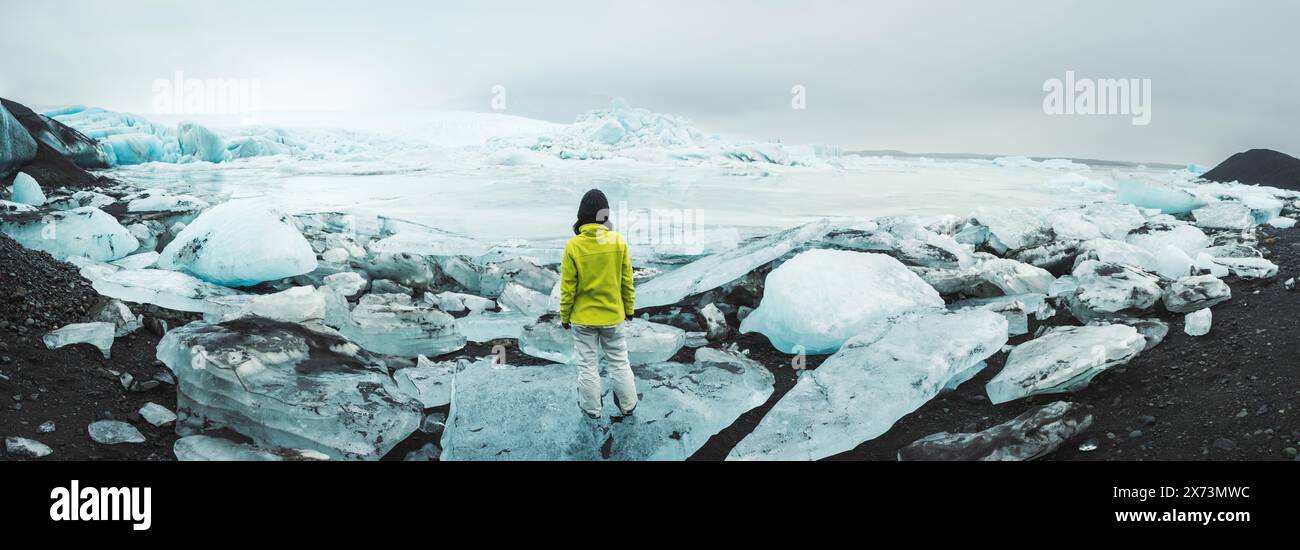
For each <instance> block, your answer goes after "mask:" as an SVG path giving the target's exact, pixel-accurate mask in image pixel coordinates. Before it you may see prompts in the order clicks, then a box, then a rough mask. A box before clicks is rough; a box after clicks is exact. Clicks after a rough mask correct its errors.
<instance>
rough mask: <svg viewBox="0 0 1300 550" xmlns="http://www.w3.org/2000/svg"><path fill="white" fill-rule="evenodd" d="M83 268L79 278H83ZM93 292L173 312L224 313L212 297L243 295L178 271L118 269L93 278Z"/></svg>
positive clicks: (226, 308)
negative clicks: (172, 310) (81, 276)
mask: <svg viewBox="0 0 1300 550" xmlns="http://www.w3.org/2000/svg"><path fill="white" fill-rule="evenodd" d="M86 274H87V270H86V268H82V275H83V276H84V275H86ZM91 286H92V287H94V289H95V291H96V292H98V293H100V294H102V295H104V296H108V297H110V298H117V299H119V300H125V301H127V302H135V303H139V304H153V305H156V306H158V307H161V308H165V309H174V310H176V311H192V312H196V313H211V314H217V315H219V314H223V313H225V312H226V311H228V307H226V306H224V305H222V304H220V303H219V302H213V301H212V300H211V299H212V298H219V297H224V296H234V295H238V294H242V293H241V292H239V291H238V290H234V289H231V288H226V287H224V286H217V285H214V284H212V283H208V282H204V281H201V280H199V279H196V278H194V277H191V276H189V275H186V274H184V273H180V272H177V271H165V270H161V269H121V270H117V271H108V272H104V273H102V274H100V275H98V276H95V277H93V279H92V281H91Z"/></svg>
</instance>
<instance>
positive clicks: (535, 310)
mask: <svg viewBox="0 0 1300 550" xmlns="http://www.w3.org/2000/svg"><path fill="white" fill-rule="evenodd" d="M550 302H551V298H550V296H549V295H546V294H542V293H541V292H537V291H536V290H532V289H529V288H525V287H524V286H523V285H519V284H515V283H507V284H506V288H505V290H504V291H502V292H501V294H500V296H499V297H497V304H499V305H501V307H502V309H505V310H509V311H518V312H520V313H523V314H524V315H527V316H529V317H539V316H541V315H542V314H544V313H546V312H547V311H549V310H550Z"/></svg>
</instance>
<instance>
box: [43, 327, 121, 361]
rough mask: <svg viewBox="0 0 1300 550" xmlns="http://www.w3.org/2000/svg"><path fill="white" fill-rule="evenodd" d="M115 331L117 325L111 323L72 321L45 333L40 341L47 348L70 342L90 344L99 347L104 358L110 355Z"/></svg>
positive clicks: (54, 347)
mask: <svg viewBox="0 0 1300 550" xmlns="http://www.w3.org/2000/svg"><path fill="white" fill-rule="evenodd" d="M116 333H117V327H116V326H114V325H113V323H99V322H95V323H73V324H70V325H66V326H63V327H61V328H58V329H55V330H52V331H50V332H48V333H46V334H45V336H44V337H43V338H42V341H44V342H45V347H47V348H49V349H56V348H61V347H63V346H67V345H71V344H90V345H92V346H95V347H96V348H99V352H100V353H102V354H104V359H108V358H110V357H111V356H112V353H111V352H112V348H113V337H114V335H115V334H116Z"/></svg>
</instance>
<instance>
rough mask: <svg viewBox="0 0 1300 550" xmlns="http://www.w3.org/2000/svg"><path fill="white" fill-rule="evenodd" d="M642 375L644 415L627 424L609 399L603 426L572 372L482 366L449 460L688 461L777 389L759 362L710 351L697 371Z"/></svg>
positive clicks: (459, 404)
mask: <svg viewBox="0 0 1300 550" xmlns="http://www.w3.org/2000/svg"><path fill="white" fill-rule="evenodd" d="M633 374H634V376H635V377H636V382H637V389H638V392H639V393H640V394H641V396H642V398H641V402H640V405H638V406H637V410H636V414H635V415H632V416H627V417H622V416H621V415H620V413H619V412H618V410H617V408H616V407H615V405H614V400H613V398H612V397H610V396H608V395H607V396H606V398H605V399H604V403H605V414H604V416H602V418H601V419H600V420H591V419H588V418H587V417H586V415H584V414H583V413H582V411H580V410H579V409H578V407H577V406H576V405H575V404H574V401H575V399H576V394H575V393H574V392H575V389H574V382H573V381H574V379H576V377H577V368H576V367H574V366H572V365H544V366H531V367H522V366H511V365H495V364H493V360H492V359H490V358H488V359H482V360H479V361H477V362H474V363H473V364H471V365H469V366H467V367H466V368H465V369H464V370H462V371H460V372H458V373H456V377H455V379H454V381H453V383H454V388H453V390H452V402H451V413H450V415H449V416H448V419H447V426H446V429H445V432H444V433H443V436H442V444H443V453H442V460H684V459H686V458H688V457H690V456H691V455H693V454H694V453H695V452H696V451H698V450H699V448H700V447H702V446H703V445H704V443H705V442H707V441H708V439H709V438H710V437H712V436H713V435H714V434H716V433H718V432H720V431H722V429H723V428H726V427H727V426H729V425H731V424H732V423H734V422H735V421H736V419H737V418H739V417H740V415H741V414H743V413H745V412H746V411H748V410H750V409H753V408H754V407H757V406H759V405H761V404H763V403H764V402H766V401H767V399H768V397H770V396H771V395H772V388H773V385H774V383H775V378H774V377H773V376H772V373H771V372H770V371H768V370H767V369H766V368H764V367H763V366H762V365H760V364H758V363H757V362H755V361H753V360H750V359H749V358H747V357H744V356H743V355H740V354H738V353H734V352H727V351H721V350H716V349H711V348H700V349H699V350H697V351H696V356H695V361H694V362H693V363H690V364H683V363H672V362H663V363H653V364H649V365H638V366H635V367H633ZM605 387H606V388H607V389H608V388H609V387H610V385H609V384H608V383H607V384H605ZM607 391H608V390H607ZM611 417H619V418H620V421H618V422H613V421H611V420H610V418H611Z"/></svg>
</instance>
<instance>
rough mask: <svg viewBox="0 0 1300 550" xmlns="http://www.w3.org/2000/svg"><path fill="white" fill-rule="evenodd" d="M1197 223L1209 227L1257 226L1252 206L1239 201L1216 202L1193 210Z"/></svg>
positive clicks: (1235, 227)
mask: <svg viewBox="0 0 1300 550" xmlns="http://www.w3.org/2000/svg"><path fill="white" fill-rule="evenodd" d="M1192 218H1194V219H1195V220H1196V225H1198V226H1200V227H1204V228H1207V229H1249V228H1251V227H1254V226H1255V216H1254V214H1252V213H1251V210H1250V207H1248V206H1246V205H1244V204H1242V203H1239V202H1216V203H1213V204H1209V205H1206V206H1202V207H1200V208H1197V209H1196V210H1193V211H1192Z"/></svg>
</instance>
